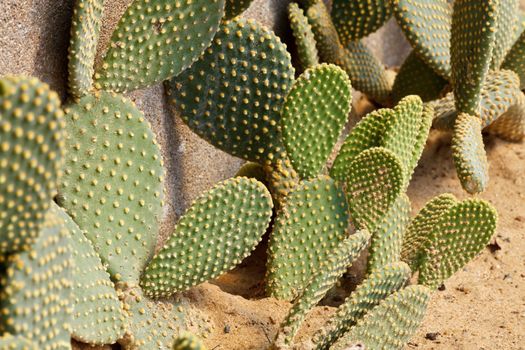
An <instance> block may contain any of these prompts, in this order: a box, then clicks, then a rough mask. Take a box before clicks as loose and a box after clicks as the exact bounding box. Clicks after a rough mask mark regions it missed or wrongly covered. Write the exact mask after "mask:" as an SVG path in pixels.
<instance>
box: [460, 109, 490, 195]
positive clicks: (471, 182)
mask: <svg viewBox="0 0 525 350" xmlns="http://www.w3.org/2000/svg"><path fill="white" fill-rule="evenodd" d="M452 156H453V158H454V165H455V166H456V171H457V174H458V177H459V180H460V181H461V185H462V186H463V188H464V189H465V190H466V191H467V192H468V193H471V194H475V193H481V192H483V191H484V190H485V189H486V188H487V185H488V181H489V164H488V160H487V154H486V152H485V147H484V145H483V137H482V135H481V121H480V120H479V118H476V117H473V116H471V115H469V114H466V113H462V114H460V115H459V116H458V117H457V119H456V126H455V128H454V137H453V138H452Z"/></svg>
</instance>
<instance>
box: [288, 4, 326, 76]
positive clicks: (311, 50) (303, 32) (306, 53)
mask: <svg viewBox="0 0 525 350" xmlns="http://www.w3.org/2000/svg"><path fill="white" fill-rule="evenodd" d="M288 19H289V21H290V27H291V28H292V34H293V36H294V38H295V44H296V46H297V58H298V59H299V64H300V65H301V67H302V68H303V70H306V69H308V68H311V67H313V66H315V65H317V64H319V52H318V51H317V47H316V45H317V43H316V42H315V37H314V33H313V32H312V27H311V26H310V23H308V18H306V16H305V14H304V12H303V10H302V9H301V8H300V7H299V6H298V5H297V4H296V3H295V2H291V3H290V4H289V5H288Z"/></svg>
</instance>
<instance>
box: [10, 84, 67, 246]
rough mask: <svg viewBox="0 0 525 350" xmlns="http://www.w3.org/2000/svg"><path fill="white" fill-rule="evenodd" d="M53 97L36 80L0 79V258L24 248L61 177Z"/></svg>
mask: <svg viewBox="0 0 525 350" xmlns="http://www.w3.org/2000/svg"><path fill="white" fill-rule="evenodd" d="M63 114H64V113H63V112H62V110H61V109H60V99H59V97H58V95H57V94H56V93H55V92H53V91H51V90H50V89H49V86H48V85H47V84H44V83H41V82H40V81H39V80H37V79H36V78H27V77H13V76H9V77H4V78H1V79H0V254H5V253H8V252H17V251H20V250H28V249H30V246H31V244H32V243H33V242H34V239H35V238H36V236H37V235H38V232H39V228H40V225H41V223H42V221H43V220H44V214H45V212H46V211H47V208H48V207H49V203H50V201H51V199H52V198H53V197H54V196H55V195H56V186H57V178H58V177H59V176H60V174H61V173H62V164H63V155H64V118H63Z"/></svg>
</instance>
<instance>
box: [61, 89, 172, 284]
mask: <svg viewBox="0 0 525 350" xmlns="http://www.w3.org/2000/svg"><path fill="white" fill-rule="evenodd" d="M66 113H67V115H66V124H67V131H68V139H67V147H68V150H69V151H68V154H67V160H66V171H65V175H64V177H63V179H62V182H61V184H60V188H59V193H60V196H59V200H60V204H61V205H62V206H63V207H64V208H65V209H66V211H67V212H68V214H69V215H70V216H71V217H72V218H73V220H74V221H75V222H76V223H77V224H78V226H79V227H80V229H81V230H82V231H83V232H84V233H85V235H86V237H87V238H88V239H89V240H90V241H91V242H92V243H93V246H94V247H95V250H96V251H97V253H98V254H99V255H100V258H101V259H102V261H103V262H104V263H105V264H108V272H109V273H110V275H111V276H112V278H114V279H115V280H117V281H128V282H138V277H139V275H140V273H141V271H142V268H143V267H144V265H145V263H146V261H147V260H148V259H149V257H150V254H151V252H152V251H153V248H154V246H155V243H156V235H157V231H158V220H159V217H160V215H161V204H162V200H163V176H164V169H163V167H162V160H161V155H160V150H159V147H158V145H157V143H156V141H155V136H154V134H153V132H152V131H151V129H150V127H149V123H148V122H147V121H146V120H145V118H144V116H143V114H142V112H140V111H139V110H138V109H137V108H136V107H135V106H134V104H133V103H132V102H131V101H129V100H127V99H125V98H123V97H120V96H118V95H113V94H110V93H106V92H101V93H99V94H97V95H95V96H91V95H89V96H86V97H83V98H82V99H81V100H80V101H79V103H78V104H76V105H72V106H71V107H70V108H68V109H67V110H66Z"/></svg>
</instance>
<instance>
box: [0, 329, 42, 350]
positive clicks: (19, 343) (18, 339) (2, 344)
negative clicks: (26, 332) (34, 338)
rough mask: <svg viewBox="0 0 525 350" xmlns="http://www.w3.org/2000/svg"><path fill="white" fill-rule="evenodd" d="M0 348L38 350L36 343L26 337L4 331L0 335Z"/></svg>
mask: <svg viewBox="0 0 525 350" xmlns="http://www.w3.org/2000/svg"><path fill="white" fill-rule="evenodd" d="M0 350H38V349H37V347H36V345H35V344H34V343H33V342H31V341H29V340H27V339H26V338H24V337H22V336H19V335H16V336H13V335H11V334H8V333H5V334H4V335H2V337H0Z"/></svg>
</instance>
